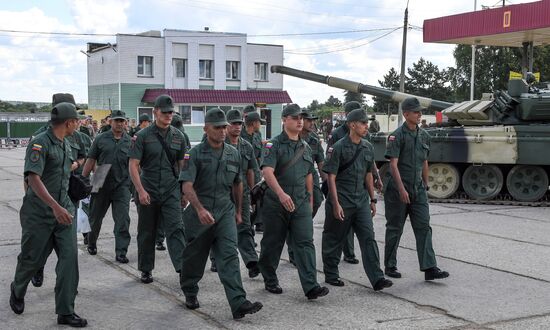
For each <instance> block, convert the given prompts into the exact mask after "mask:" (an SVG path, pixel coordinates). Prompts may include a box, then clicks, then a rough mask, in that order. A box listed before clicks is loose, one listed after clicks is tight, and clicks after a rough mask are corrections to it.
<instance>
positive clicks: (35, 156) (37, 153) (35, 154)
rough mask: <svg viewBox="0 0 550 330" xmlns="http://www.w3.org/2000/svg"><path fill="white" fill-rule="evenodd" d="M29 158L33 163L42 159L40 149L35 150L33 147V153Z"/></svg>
mask: <svg viewBox="0 0 550 330" xmlns="http://www.w3.org/2000/svg"><path fill="white" fill-rule="evenodd" d="M29 159H30V161H31V162H33V163H36V162H37V161H39V160H40V151H39V150H35V149H34V148H33V151H32V152H31V154H30V155H29Z"/></svg>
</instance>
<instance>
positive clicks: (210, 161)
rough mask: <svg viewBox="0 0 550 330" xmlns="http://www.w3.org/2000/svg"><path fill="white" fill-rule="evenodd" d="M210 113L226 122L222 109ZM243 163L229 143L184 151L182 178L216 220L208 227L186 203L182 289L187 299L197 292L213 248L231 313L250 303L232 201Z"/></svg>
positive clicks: (212, 118)
mask: <svg viewBox="0 0 550 330" xmlns="http://www.w3.org/2000/svg"><path fill="white" fill-rule="evenodd" d="M206 117H208V118H205V121H206V122H207V123H212V124H213V125H219V126H221V125H227V122H226V118H225V115H224V113H223V111H222V110H220V109H211V110H209V111H208V112H207V114H206ZM241 161H242V160H241V157H240V155H239V152H238V151H237V150H236V149H235V148H234V147H232V146H230V145H229V144H227V143H224V144H223V145H222V148H221V149H213V148H212V147H211V146H210V144H209V142H208V141H205V142H201V143H199V144H198V145H196V146H195V147H193V148H192V149H191V150H190V151H189V153H188V154H187V155H186V157H185V163H184V166H183V170H182V172H181V174H180V178H179V180H180V182H182V183H186V182H192V183H193V189H194V191H195V193H196V195H197V198H198V200H199V202H200V203H201V204H202V206H203V207H204V208H205V209H206V210H208V211H209V212H210V213H211V215H212V216H213V218H214V220H215V223H214V224H210V225H205V224H202V223H201V222H200V220H199V217H198V215H197V211H196V210H195V208H194V207H192V206H190V207H187V208H186V209H185V211H184V216H183V219H184V223H185V230H186V236H187V246H186V248H185V250H184V251H183V262H182V266H181V276H180V284H181V289H182V291H183V293H184V294H185V296H186V298H192V297H196V296H197V294H198V291H199V286H198V282H199V281H200V280H201V278H202V277H203V275H204V267H205V264H206V261H207V259H208V254H209V252H210V249H211V248H212V250H213V252H214V255H215V257H216V264H217V267H218V274H219V277H220V281H221V282H222V284H223V286H224V289H225V294H226V297H227V300H228V302H229V305H230V306H231V311H232V312H236V311H237V310H238V309H239V307H241V305H243V303H245V302H246V301H247V300H246V293H245V291H244V289H243V286H242V280H241V273H240V269H239V257H238V254H237V226H236V223H235V204H234V202H233V200H232V189H233V185H234V184H239V183H241V174H240V173H241ZM196 307H198V306H196ZM196 307H195V308H196ZM190 308H191V307H190Z"/></svg>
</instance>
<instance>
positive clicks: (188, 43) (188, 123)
mask: <svg viewBox="0 0 550 330" xmlns="http://www.w3.org/2000/svg"><path fill="white" fill-rule="evenodd" d="M87 54H88V56H89V57H88V104H89V105H88V106H89V108H90V109H103V110H106V109H121V110H123V111H125V112H126V114H127V115H128V116H129V117H130V118H137V117H139V115H140V114H142V113H148V114H152V102H154V97H156V96H157V95H160V94H168V95H171V96H172V98H173V99H174V102H175V104H176V107H177V111H178V112H180V113H181V114H182V116H183V119H184V124H185V129H186V132H188V134H189V135H190V137H191V139H195V140H196V139H197V138H198V137H199V136H202V126H203V124H204V112H205V111H206V110H208V109H209V108H212V107H221V108H222V109H224V110H229V109H232V108H236V109H242V108H244V107H245V106H247V105H254V106H255V107H256V108H257V109H258V111H260V112H261V115H262V117H264V118H265V119H266V120H268V124H267V126H266V133H267V136H268V137H269V136H273V135H276V134H278V133H279V132H280V121H279V118H280V115H281V110H282V107H283V105H284V104H285V103H290V102H291V100H290V98H289V96H288V94H287V93H286V92H285V91H283V77H282V75H278V74H271V73H270V72H269V68H270V67H271V66H272V65H282V64H283V47H282V46H280V45H265V44H252V43H247V36H246V34H239V33H217V32H208V31H182V30H164V31H163V33H162V34H161V32H159V31H149V32H145V33H142V34H136V35H126V34H118V35H117V36H116V44H114V45H112V44H98V43H88V50H87ZM272 123H273V124H272Z"/></svg>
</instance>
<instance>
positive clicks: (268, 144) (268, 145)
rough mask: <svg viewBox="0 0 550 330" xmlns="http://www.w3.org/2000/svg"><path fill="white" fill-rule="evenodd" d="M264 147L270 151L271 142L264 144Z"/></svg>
mask: <svg viewBox="0 0 550 330" xmlns="http://www.w3.org/2000/svg"><path fill="white" fill-rule="evenodd" d="M265 147H266V148H267V149H271V148H272V147H273V142H271V141H268V142H267V143H266V144H265Z"/></svg>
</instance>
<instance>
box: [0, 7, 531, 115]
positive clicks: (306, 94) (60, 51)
mask: <svg viewBox="0 0 550 330" xmlns="http://www.w3.org/2000/svg"><path fill="white" fill-rule="evenodd" d="M501 2H502V1H497V0H478V1H477V5H478V9H480V8H481V5H486V6H493V5H495V4H499V3H501ZM521 2H533V1H529V0H522V1H521ZM406 3H407V0H383V1H374V0H366V1H356V0H279V1H269V0H258V1H248V0H247V1H245V0H233V1H224V0H155V1H150V0H120V1H117V0H93V1H92V0H48V1H29V0H18V1H9V2H8V1H2V2H1V4H0V30H23V31H47V32H71V33H98V34H116V33H138V32H143V31H147V30H163V29H181V30H202V29H203V28H204V27H205V26H208V27H209V28H210V30H211V31H219V32H239V33H246V34H249V35H259V34H262V35H265V34H284V33H309V32H334V31H348V30H376V29H390V28H397V27H399V26H402V25H403V11H404V9H405V6H406ZM507 3H508V2H507ZM510 3H514V4H517V3H520V0H514V1H512V2H510ZM473 8H474V0H462V1H456V0H452V1H451V0H438V1H435V0H410V2H409V23H410V24H411V25H412V26H414V27H418V28H420V27H422V24H423V21H424V20H425V19H429V18H435V17H440V16H447V15H453V14H458V13H462V12H467V11H472V10H473ZM418 28H413V29H412V30H409V40H408V46H407V66H409V65H410V64H411V63H413V62H416V61H417V60H418V59H419V58H420V57H421V56H422V57H424V58H425V59H426V60H429V61H431V62H433V63H435V64H437V65H438V66H439V67H440V68H443V67H448V66H453V65H454V59H453V56H452V50H453V48H454V46H452V45H439V44H424V43H423V42H422V31H421V30H420V29H418ZM389 31H390V30H381V31H369V32H360V33H342V34H328V35H317V36H296V37H265V36H264V37H249V38H248V42H257V43H273V44H281V45H284V49H285V52H286V53H285V58H284V63H285V65H287V66H291V67H296V68H299V69H302V70H309V71H314V72H317V73H322V74H329V75H334V76H338V77H342V78H346V79H351V80H356V81H360V82H363V83H367V84H372V85H378V83H377V81H378V80H379V79H382V76H383V75H384V74H385V73H386V72H387V71H388V70H389V69H390V68H391V67H394V68H396V69H397V70H398V71H399V67H400V53H401V41H402V30H401V29H400V30H397V31H395V32H393V33H391V34H389V35H386V36H383V35H384V34H387V33H388V32H389ZM375 39H378V40H375ZM114 41H115V37H102V36H93V35H92V36H76V37H74V36H71V37H69V36H52V35H28V34H14V33H7V32H0V77H1V78H0V99H2V100H23V101H39V102H49V101H51V95H52V94H53V93H56V92H69V93H73V94H74V95H75V98H76V100H77V102H83V103H87V101H88V95H87V76H86V56H84V55H83V54H82V53H80V50H85V49H86V43H87V42H113V43H114ZM298 53H299V54H298ZM319 53H323V54H319ZM284 89H285V90H287V91H288V93H289V94H290V96H291V98H292V99H293V101H294V102H296V103H298V104H300V105H302V106H306V105H307V104H309V103H310V102H311V100H313V99H317V100H319V101H320V102H324V101H325V100H326V99H327V98H328V97H329V96H330V95H334V96H336V97H338V98H340V99H341V100H343V92H342V91H341V90H338V89H335V88H331V87H326V86H324V85H321V84H316V83H313V82H307V81H303V80H299V79H295V78H292V77H285V79H284Z"/></svg>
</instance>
